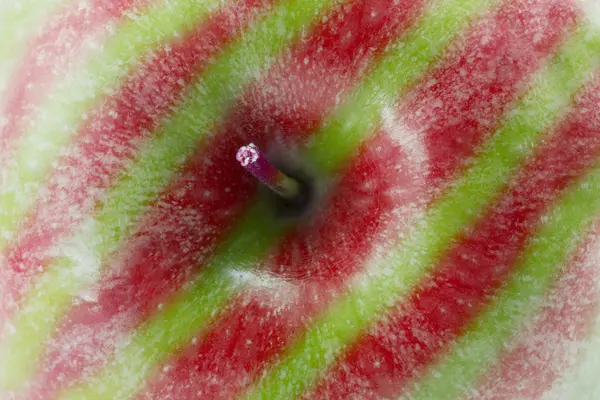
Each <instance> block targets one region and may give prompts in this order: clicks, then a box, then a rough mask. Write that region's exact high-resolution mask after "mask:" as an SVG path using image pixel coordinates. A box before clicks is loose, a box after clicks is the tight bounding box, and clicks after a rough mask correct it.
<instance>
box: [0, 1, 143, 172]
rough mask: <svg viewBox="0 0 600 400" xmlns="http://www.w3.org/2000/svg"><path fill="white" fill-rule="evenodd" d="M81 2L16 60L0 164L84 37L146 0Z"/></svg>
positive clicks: (77, 53) (70, 7) (58, 17)
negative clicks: (17, 68) (16, 69)
mask: <svg viewBox="0 0 600 400" xmlns="http://www.w3.org/2000/svg"><path fill="white" fill-rule="evenodd" d="M81 3H82V2H80V1H75V2H73V4H70V5H68V6H67V7H66V8H65V9H64V10H63V11H62V12H60V13H58V14H57V15H55V16H54V17H53V18H52V19H51V20H50V22H49V23H48V25H47V26H46V27H45V28H44V29H43V31H42V33H41V34H40V35H38V36H37V37H36V38H35V39H34V40H33V41H32V43H31V44H30V45H29V46H28V48H27V53H26V54H25V56H24V57H23V60H21V61H19V70H18V71H17V72H16V74H15V76H14V78H13V79H11V82H10V84H9V87H8V88H7V91H6V101H5V103H4V105H3V109H2V115H4V116H5V117H6V123H5V125H4V127H3V128H2V130H1V131H0V165H6V161H7V160H6V159H7V158H8V157H10V156H9V154H8V153H9V152H10V150H11V149H12V147H13V146H14V145H15V141H16V140H17V139H18V138H19V136H20V135H21V133H22V130H23V127H24V126H23V125H24V123H26V122H27V117H28V116H29V115H30V113H32V112H33V111H34V107H35V105H36V104H37V103H38V102H39V101H40V100H41V99H43V98H44V97H45V96H46V94H47V93H48V92H49V91H50V90H51V84H52V82H53V81H54V80H55V79H56V78H57V77H60V76H61V75H63V74H64V73H65V72H66V70H67V67H68V66H69V65H71V64H72V63H73V59H75V58H79V57H80V56H81V50H80V49H81V46H82V45H83V43H84V41H85V40H89V39H91V37H92V36H94V35H98V34H99V33H100V28H102V27H103V26H105V25H106V24H108V23H110V21H112V20H118V19H120V18H123V16H124V14H125V13H126V12H128V11H129V10H132V9H135V8H136V7H141V6H144V5H145V3H147V0H114V1H102V0H95V1H93V2H92V3H91V4H89V5H85V6H83V4H81Z"/></svg>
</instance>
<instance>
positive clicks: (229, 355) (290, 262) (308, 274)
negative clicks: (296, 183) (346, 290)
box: [140, 136, 420, 399]
mask: <svg viewBox="0 0 600 400" xmlns="http://www.w3.org/2000/svg"><path fill="white" fill-rule="evenodd" d="M409 169H410V168H409V167H408V163H407V158H406V156H405V155H404V154H403V153H402V151H401V150H400V148H399V147H398V145H397V144H395V143H393V142H392V141H391V140H390V139H389V138H388V137H386V136H378V137H377V138H376V139H375V140H373V141H371V142H369V143H368V144H367V145H366V146H365V147H364V148H363V149H362V151H361V152H360V154H359V156H358V157H357V160H356V161H355V162H354V163H353V165H352V166H351V167H350V168H349V169H348V170H347V171H346V173H345V175H344V177H343V179H342V180H341V182H340V183H339V184H338V186H337V188H336V191H335V195H334V197H333V198H332V199H331V201H330V202H329V204H327V206H326V208H325V209H324V210H323V211H322V212H321V213H320V215H319V216H318V217H317V218H316V219H315V220H313V221H311V222H309V223H307V225H305V226H299V227H298V228H297V229H296V230H295V231H294V232H292V233H291V234H290V235H288V236H287V237H286V239H285V240H284V242H283V244H282V245H280V246H279V250H278V251H277V253H275V254H273V255H272V257H271V258H270V260H269V262H268V263H267V268H269V269H270V270H271V272H274V273H275V277H276V278H274V279H275V281H276V282H277V283H275V287H274V288H260V287H258V288H257V287H250V288H249V289H248V290H247V291H245V293H243V294H242V295H241V296H240V297H239V298H238V299H236V300H235V301H234V302H233V303H232V304H231V305H230V307H229V308H228V311H227V312H226V313H225V314H224V316H223V318H222V319H221V320H220V321H218V322H217V323H216V324H215V326H213V328H212V329H211V332H210V333H209V334H208V336H206V337H205V338H204V339H200V341H199V342H198V344H197V345H193V346H191V347H189V348H187V349H186V350H185V353H184V354H183V356H182V357H180V358H177V359H176V360H173V365H172V366H171V369H169V370H168V371H167V372H166V373H163V374H161V376H160V379H158V380H156V381H155V382H153V383H152V384H151V385H150V387H149V388H148V389H147V391H146V392H145V393H143V394H142V395H141V396H140V398H154V399H162V398H168V397H172V398H182V399H183V398H192V397H194V396H196V397H202V398H231V397H233V395H234V394H235V393H236V392H237V391H239V390H240V389H242V388H244V387H245V386H246V385H248V384H249V383H250V382H252V381H253V379H254V378H255V377H256V376H257V375H258V374H260V372H261V371H262V370H263V369H264V368H265V367H266V366H267V365H268V363H269V361H270V360H271V359H272V357H273V356H275V355H276V354H277V353H279V352H280V351H282V350H283V349H284V347H285V346H286V345H287V344H288V343H289V340H290V339H291V338H292V337H294V335H295V333H297V332H298V330H300V329H303V327H304V326H305V324H306V323H307V322H308V321H309V319H310V316H311V315H314V314H315V313H316V312H317V311H318V310H319V309H322V307H323V303H328V302H330V301H331V299H332V297H333V296H336V294H338V293H339V291H340V289H341V286H343V284H344V281H346V280H347V277H348V276H350V275H351V274H352V273H353V272H354V271H355V270H357V269H358V267H359V266H360V265H361V264H362V263H363V261H364V260H365V259H366V257H368V256H369V254H370V253H371V250H372V244H373V242H376V241H377V240H378V239H379V238H380V236H381V233H382V231H383V230H385V227H386V225H387V224H388V223H389V221H391V220H393V219H397V218H398V216H392V214H393V212H394V211H395V210H396V211H397V208H398V207H399V205H405V206H406V207H407V208H408V205H414V204H415V202H416V201H417V198H418V193H419V192H420V191H419V190H418V189H419V185H418V183H417V182H416V179H415V175H416V174H412V173H411V172H410V171H409ZM411 175H412V176H411ZM417 180H418V179H417ZM365 182H369V186H368V187H366V186H365ZM398 189H404V191H403V192H402V194H399V193H398V192H394V190H398ZM282 265H285V266H286V268H285V269H282V268H281V267H282Z"/></svg>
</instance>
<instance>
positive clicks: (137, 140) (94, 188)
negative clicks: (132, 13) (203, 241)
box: [0, 0, 270, 313]
mask: <svg viewBox="0 0 600 400" xmlns="http://www.w3.org/2000/svg"><path fill="white" fill-rule="evenodd" d="M269 4H270V0H241V1H240V2H237V3H232V4H231V5H230V6H228V7H229V8H228V9H226V10H223V11H221V12H219V13H216V14H215V15H213V16H212V17H211V19H210V20H209V21H207V22H206V23H204V24H202V25H201V26H199V27H197V28H196V30H195V31H194V32H191V33H190V35H189V36H188V37H186V38H185V39H182V40H181V41H180V42H178V43H175V44H169V45H168V46H165V47H164V48H162V49H161V50H160V51H158V52H157V54H156V55H155V56H153V57H152V58H151V59H150V60H148V61H146V62H145V63H144V64H143V65H142V66H140V67H139V68H138V69H137V70H136V71H135V72H133V73H132V74H131V75H130V76H129V77H127V79H126V80H125V83H124V85H123V87H122V88H121V89H120V91H119V92H118V93H117V94H115V95H113V96H111V97H110V98H109V99H108V100H107V101H105V102H104V104H103V105H102V106H101V107H99V108H98V109H97V110H95V111H93V113H92V115H91V116H90V118H89V122H88V123H87V124H86V125H85V126H84V127H83V128H82V129H81V130H80V131H79V132H78V135H77V138H76V141H75V142H74V143H73V144H72V145H71V148H70V149H69V150H68V151H67V152H66V153H67V155H66V156H64V157H63V158H62V159H61V160H60V162H59V165H58V166H57V167H56V169H55V170H54V171H53V173H52V175H51V176H50V177H49V179H48V183H47V185H46V188H44V189H43V190H42V192H41V194H40V196H39V198H38V200H37V203H36V205H35V208H34V210H33V212H32V213H31V214H30V215H29V216H28V217H27V219H26V220H25V222H24V225H23V228H22V230H21V231H20V232H19V237H18V239H17V240H16V241H15V242H14V243H13V244H12V245H11V247H9V249H8V250H7V257H6V262H7V264H8V265H9V266H11V267H12V271H3V272H4V273H5V274H6V275H7V276H6V279H5V280H6V282H8V283H7V285H6V287H7V288H11V291H10V292H5V293H3V294H4V295H3V297H2V298H1V300H2V301H1V302H0V309H1V308H2V307H1V306H4V310H7V307H8V312H9V313H11V312H12V311H13V308H14V306H15V305H16V304H18V301H19V299H20V297H21V295H22V293H23V292H25V291H27V290H28V285H29V284H30V282H31V281H32V278H33V277H35V276H38V275H39V274H40V273H41V272H42V271H40V270H39V269H37V267H38V266H42V267H43V266H45V265H48V264H49V262H50V258H51V252H52V250H53V247H54V246H56V245H57V243H60V240H61V239H62V238H64V237H67V236H68V235H70V234H71V233H72V232H73V230H74V229H76V228H77V227H78V226H80V225H81V224H82V223H83V221H84V220H85V218H86V217H87V216H89V215H90V214H91V213H92V212H93V210H94V207H95V205H96V202H98V201H100V200H101V199H102V197H103V196H104V195H105V193H106V190H107V189H108V188H109V187H110V186H111V185H112V184H113V183H114V182H115V180H116V179H117V178H118V177H119V172H120V171H121V170H122V169H123V168H124V167H125V166H126V165H127V163H129V162H130V161H131V159H133V158H134V157H135V154H136V152H137V150H138V148H139V146H140V144H141V143H142V139H145V138H149V137H150V132H152V131H154V130H155V129H156V128H157V126H158V123H159V122H160V121H161V120H163V119H164V118H165V117H166V116H167V115H168V114H169V112H170V110H171V106H172V105H173V104H174V103H175V102H176V101H177V100H178V99H180V98H181V96H182V95H183V93H184V91H185V87H186V86H187V85H189V84H190V83H191V82H192V80H193V79H194V77H195V76H197V74H198V73H200V72H201V71H202V70H203V69H204V68H206V66H207V65H208V63H209V62H210V58H211V57H212V56H214V55H215V54H216V53H217V52H218V51H219V50H220V49H222V48H223V46H224V45H225V44H226V43H228V42H229V41H231V39H232V38H233V37H235V35H236V34H237V33H238V32H239V30H240V28H241V27H243V26H244V25H245V24H247V23H248V22H249V21H251V20H252V19H254V18H255V17H256V15H257V14H258V12H260V11H264V10H265V9H266V8H267V7H268V5H269ZM9 303H12V307H13V308H10V306H9V305H8V304H9Z"/></svg>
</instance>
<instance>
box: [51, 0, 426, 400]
mask: <svg viewBox="0 0 600 400" xmlns="http://www.w3.org/2000/svg"><path fill="white" fill-rule="evenodd" d="M388 2H389V3H390V4H391V3H392V2H391V0H389V1H388V0H386V1H385V2H383V3H382V2H381V1H377V2H373V1H371V2H368V1H366V0H365V1H363V0H361V1H360V2H357V3H356V4H351V5H347V6H345V7H344V9H343V10H342V11H336V12H334V13H333V15H331V16H329V18H328V19H327V21H326V22H324V23H323V24H322V25H320V26H318V27H317V28H316V31H315V32H314V33H313V34H312V35H310V37H308V38H307V39H305V40H303V41H302V42H301V43H300V44H299V46H298V48H297V49H295V50H294V51H293V52H292V54H291V55H290V56H289V59H287V61H286V63H285V65H279V66H276V67H275V68H274V69H273V70H272V71H271V72H270V73H269V74H268V78H266V80H264V81H263V82H261V83H260V84H257V85H255V86H254V87H253V88H252V89H251V90H249V91H248V93H247V94H246V95H245V96H244V97H243V99H242V100H240V101H239V103H238V106H237V107H235V108H234V112H233V114H232V115H230V116H229V117H228V120H227V123H226V124H225V126H224V127H223V128H222V129H220V130H219V133H217V135H216V136H215V138H214V139H212V140H211V141H210V142H209V143H208V144H207V148H208V149H210V151H199V152H198V154H197V155H196V156H194V157H193V161H192V162H191V163H190V164H189V165H188V166H187V167H186V168H185V169H184V170H183V172H182V173H181V176H180V177H178V179H177V180H176V182H174V183H173V184H172V186H171V187H170V188H169V189H168V190H167V191H166V192H165V193H164V194H163V195H162V196H161V198H160V200H159V201H158V202H157V203H156V205H155V207H154V209H153V210H152V212H151V213H150V214H149V215H148V216H146V218H145V220H144V221H143V222H142V224H141V229H140V232H139V233H138V234H137V235H136V236H135V237H134V238H133V239H132V240H131V241H130V243H128V245H126V246H125V247H124V248H123V254H122V257H121V256H119V257H118V258H117V260H116V261H115V264H116V268H115V269H114V270H113V273H111V274H110V275H109V276H107V277H105V278H104V280H103V281H102V283H101V284H100V287H101V291H100V293H99V297H98V301H97V303H96V302H94V303H93V304H82V305H79V306H76V307H75V309H74V310H73V311H72V313H70V315H69V317H68V318H67V321H66V323H65V325H64V326H63V327H62V328H61V331H60V333H59V335H58V337H57V339H56V340H55V341H54V342H53V343H52V344H51V349H52V350H51V351H50V354H49V355H48V357H47V359H46V361H45V363H44V364H43V365H42V366H41V369H42V370H47V373H46V374H45V377H43V379H41V381H40V382H41V383H40V387H44V386H45V388H44V389H43V392H47V391H48V390H49V389H48V386H50V385H53V384H54V383H52V382H54V381H56V379H57V377H58V376H61V377H63V378H64V379H63V381H68V380H70V379H73V378H75V377H77V376H79V375H80V374H81V372H82V371H84V375H85V374H87V373H89V372H90V371H92V370H94V369H96V368H97V367H98V366H100V365H101V363H102V361H103V360H104V359H105V358H106V357H107V356H108V355H110V354H111V353H112V352H113V350H114V346H115V344H116V341H115V340H117V341H118V338H119V337H123V336H126V335H128V332H129V330H130V329H131V328H133V327H134V326H135V324H137V323H138V322H139V321H140V320H141V319H143V318H144V317H145V316H146V315H147V314H148V313H150V312H152V311H154V310H155V309H156V307H157V306H158V304H159V303H160V302H161V301H166V300H167V299H168V298H169V296H170V295H171V294H172V293H173V292H174V291H175V290H177V289H178V288H180V287H181V285H182V284H183V283H184V282H186V281H188V280H189V277H190V276H192V275H193V274H194V273H195V268H194V265H197V264H203V263H204V262H206V260H207V259H208V258H209V257H210V255H211V253H212V252H213V251H214V248H215V244H216V242H217V240H218V238H219V237H220V235H221V233H222V232H223V231H225V230H226V229H227V228H228V227H229V226H231V224H232V223H233V222H234V220H235V218H236V216H238V215H239V214H240V212H241V211H242V208H243V206H244V205H246V204H247V201H248V199H251V198H252V196H253V193H254V182H253V181H252V180H251V179H250V178H249V177H247V176H246V175H244V174H243V173H242V172H241V171H240V169H239V166H237V165H236V164H235V162H232V158H231V157H232V156H231V155H232V154H235V150H236V149H237V147H239V146H240V145H242V144H245V143H247V142H248V141H254V142H255V143H257V144H259V145H261V146H262V147H265V148H268V147H269V146H266V142H267V141H269V140H273V139H274V136H280V137H281V138H282V140H285V141H287V142H288V143H293V142H298V141H301V140H303V139H304V138H306V136H307V135H308V134H309V132H310V131H311V130H312V129H314V128H315V127H316V126H317V124H318V123H319V121H321V120H322V118H323V116H324V115H326V114H327V112H328V110H330V109H332V108H333V107H334V105H335V101H336V96H338V95H340V94H343V92H344V91H346V90H347V89H348V88H349V87H350V86H351V83H352V82H353V81H354V80H355V79H356V78H357V75H358V74H359V73H361V71H362V70H363V69H364V67H365V66H366V65H368V62H369V60H371V59H372V58H373V57H374V56H375V55H376V54H377V53H378V52H380V51H381V50H382V49H383V48H384V47H385V46H386V45H387V43H389V41H390V40H392V39H393V38H394V37H395V36H397V34H398V33H399V32H400V31H401V30H402V29H403V27H404V26H406V25H407V24H408V23H409V22H410V20H409V17H412V16H414V15H415V12H416V11H417V10H418V9H419V7H418V5H415V4H414V2H410V3H413V4H408V3H407V4H405V3H401V4H399V5H395V6H393V8H389V7H387V6H388V5H389V4H388ZM384 3H385V4H384ZM384 6H385V7H384ZM384 10H385V12H383V11H384ZM358 18H360V19H358ZM358 21H361V24H358V23H357V22H358ZM356 26H361V28H362V30H361V31H356V29H355V28H356ZM351 30H352V33H353V34H352V35H348V33H349V32H350V31H351ZM323 71H328V73H327V74H323ZM182 244H184V245H182ZM82 333H83V334H82ZM75 338H76V340H75ZM113 339H115V340H113ZM73 343H77V344H76V345H73ZM92 349H93V354H90V350H92Z"/></svg>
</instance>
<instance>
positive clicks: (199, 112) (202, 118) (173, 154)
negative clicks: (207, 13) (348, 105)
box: [0, 0, 335, 385]
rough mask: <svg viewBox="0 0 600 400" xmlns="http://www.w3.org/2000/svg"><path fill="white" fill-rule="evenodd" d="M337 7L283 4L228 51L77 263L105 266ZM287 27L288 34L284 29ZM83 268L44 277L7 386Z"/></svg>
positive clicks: (96, 226) (15, 347) (11, 357)
mask: <svg viewBox="0 0 600 400" xmlns="http://www.w3.org/2000/svg"><path fill="white" fill-rule="evenodd" d="M333 3H335V0H292V1H287V2H285V3H282V4H280V5H279V6H277V8H276V9H275V10H274V11H273V13H272V14H269V15H268V16H267V17H265V18H264V19H262V20H260V21H258V22H256V24H255V25H254V26H253V30H252V31H250V32H246V33H245V34H244V35H243V37H241V38H240V39H239V40H237V41H236V42H235V43H234V44H232V45H231V46H229V47H228V48H227V49H226V50H225V51H224V52H223V54H221V56H220V58H219V59H218V60H217V61H216V62H215V63H214V64H212V65H211V67H209V69H208V70H207V71H206V73H205V74H204V75H203V76H202V77H201V78H200V79H199V80H198V81H197V82H196V83H195V84H194V85H193V86H192V87H191V88H190V90H189V93H188V94H187V99H188V100H187V101H186V102H185V104H184V105H183V106H182V107H181V109H180V110H179V111H178V112H177V113H176V114H175V115H174V116H173V118H172V119H170V120H169V121H167V122H166V123H165V126H164V127H163V128H162V130H161V131H160V132H158V133H157V135H156V139H154V140H152V141H151V142H150V143H149V144H148V146H147V148H145V149H144V150H143V152H142V154H141V155H140V157H139V160H138V161H137V162H136V163H133V164H132V165H131V166H130V168H129V169H128V170H127V172H126V175H125V177H124V178H123V179H122V180H121V181H120V182H119V183H118V184H117V186H116V187H115V188H114V189H113V190H112V191H111V193H109V194H108V196H107V200H106V202H105V204H104V205H103V207H102V209H101V210H100V211H99V213H98V215H97V216H96V217H95V218H94V222H93V223H92V224H90V225H89V229H86V230H84V232H80V233H79V234H78V235H77V237H85V238H92V240H93V242H87V243H83V244H82V243H79V246H78V247H79V248H78V249H77V250H76V252H77V253H78V254H79V256H81V254H82V253H85V254H86V256H85V257H84V258H85V259H91V260H99V261H98V263H102V262H106V260H107V258H108V257H109V255H110V254H111V253H113V252H114V251H115V250H117V248H118V246H119V244H120V243H121V241H122V240H123V238H125V237H126V236H127V235H128V234H130V233H131V231H132V229H133V228H134V227H135V223H136V221H137V220H138V219H139V217H140V215H141V214H142V213H143V211H144V209H145V207H146V206H147V205H148V204H149V203H150V202H151V201H152V200H153V199H155V198H156V196H157V195H158V193H159V192H160V191H161V190H162V189H163V188H164V187H165V186H166V185H167V183H168V182H169V181H170V180H171V179H172V178H173V176H174V175H175V174H176V172H177V169H178V167H180V166H181V164H182V163H183V162H184V161H185V160H186V158H188V156H189V155H190V154H191V153H192V152H193V151H194V150H195V149H197V147H198V145H199V144H202V143H203V142H204V141H206V139H207V137H208V136H209V134H210V133H211V129H212V128H214V126H215V125H216V123H217V122H218V119H219V117H220V116H221V115H222V114H223V112H224V110H225V109H226V108H227V107H228V106H229V105H230V104H231V103H232V102H233V101H234V99H235V97H236V96H237V95H238V94H239V92H240V91H241V90H242V89H243V87H244V86H245V85H246V84H247V83H248V82H249V81H251V80H252V79H255V78H256V74H257V73H259V72H262V71H263V70H265V69H266V68H267V67H268V66H269V65H270V63H271V62H272V60H273V59H275V58H276V57H277V56H278V54H279V53H281V51H282V49H283V48H285V47H286V46H288V45H289V44H290V43H291V42H292V41H293V40H294V39H295V38H297V37H298V36H299V35H301V34H302V32H303V31H305V30H306V29H308V28H309V26H310V24H311V23H312V21H313V20H314V19H315V18H316V16H318V15H319V14H320V13H321V12H323V11H324V10H326V9H327V8H328V7H331V5H332V4H333ZM169 18H170V17H169ZM282 26H285V27H286V29H285V30H283V29H279V27H282ZM71 247H73V246H71ZM80 264H81V261H80V260H78V259H74V260H72V261H71V262H69V261H65V260H61V262H60V263H58V264H56V265H52V266H49V268H48V269H49V271H51V272H49V273H47V274H45V276H43V277H42V279H41V280H40V282H39V285H38V286H37V287H36V290H35V291H34V293H31V295H30V296H29V298H27V299H26V300H25V302H24V304H25V305H24V310H26V312H24V313H21V315H20V316H19V317H18V319H17V321H15V324H14V325H15V331H16V332H17V333H16V334H15V335H14V336H12V337H11V338H10V340H8V341H7V344H6V345H5V346H4V347H5V348H6V350H5V357H4V358H3V359H0V369H3V366H6V365H12V367H11V368H6V370H7V372H6V374H5V375H7V376H6V377H5V379H4V382H5V383H4V384H5V385H8V384H11V385H20V384H22V382H24V380H25V379H26V378H27V376H29V375H30V373H31V371H32V367H33V365H34V364H35V359H36V357H37V356H38V355H39V354H40V352H41V351H42V350H43V348H44V339H45V338H46V337H48V335H50V334H51V332H52V331H53V330H54V327H55V325H56V323H57V322H58V321H59V320H60V317H61V315H63V314H64V313H65V312H66V311H67V310H68V308H69V307H70V305H71V299H72V297H73V294H75V293H77V292H78V291H79V290H81V288H82V287H85V284H86V279H85V277H82V276H81V273H78V272H77V269H78V268H81V266H80ZM93 268H99V265H98V266H96V267H93ZM95 272H97V271H95ZM82 278H83V279H82ZM58 288H60V289H58ZM24 332H27V333H24ZM0 383H2V381H0Z"/></svg>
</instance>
